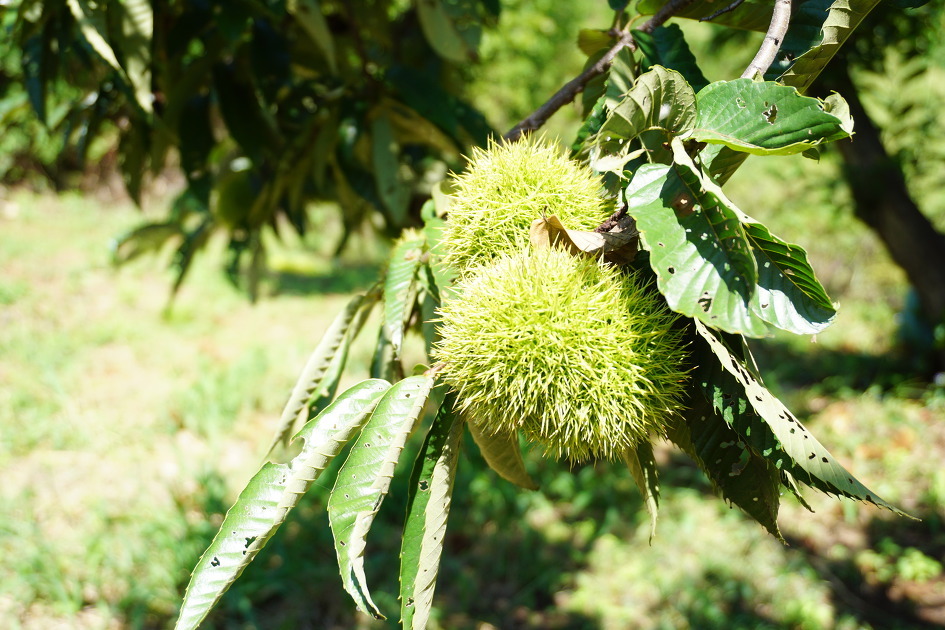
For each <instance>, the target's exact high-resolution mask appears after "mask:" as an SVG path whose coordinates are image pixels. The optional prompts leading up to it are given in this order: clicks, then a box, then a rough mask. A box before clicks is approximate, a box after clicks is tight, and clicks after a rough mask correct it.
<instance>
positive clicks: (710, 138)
mask: <svg viewBox="0 0 945 630" xmlns="http://www.w3.org/2000/svg"><path fill="white" fill-rule="evenodd" d="M837 98H839V97H837ZM696 100H697V102H698V106H699V114H698V118H697V120H696V126H695V129H693V131H692V134H691V135H692V137H693V138H695V139H696V140H699V141H701V142H710V143H713V144H724V145H725V146H727V147H729V148H731V149H734V150H736V151H744V152H746V153H751V154H754V155H793V154H795V153H802V152H803V151H806V150H808V149H810V148H812V147H814V146H817V145H818V144H821V143H823V142H830V141H832V140H839V139H841V138H847V137H849V135H850V134H849V132H848V131H847V127H848V124H847V121H845V120H841V119H840V118H838V117H837V116H835V115H834V114H832V113H828V112H827V111H826V110H825V105H824V103H823V102H822V101H820V100H819V99H816V98H811V97H808V96H801V95H800V94H798V93H797V90H795V89H794V88H790V87H785V86H783V85H778V84H776V83H772V82H760V81H752V80H751V79H735V80H734V81H717V82H715V83H712V84H711V85H709V86H708V87H706V88H704V89H703V90H701V91H700V92H699V93H698V94H697V95H696ZM842 107H843V106H842V105H841V104H840V103H838V102H835V103H833V104H832V105H831V108H832V109H836V110H838V111H839V110H841V109H842ZM847 118H849V110H848V109H847Z"/></svg>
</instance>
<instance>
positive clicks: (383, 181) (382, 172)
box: [371, 115, 410, 225]
mask: <svg viewBox="0 0 945 630" xmlns="http://www.w3.org/2000/svg"><path fill="white" fill-rule="evenodd" d="M371 158H372V162H373V166H374V180H375V182H376V185H377V193H378V194H379V195H380V197H381V200H382V201H383V202H384V205H385V206H386V207H387V209H388V210H389V211H390V218H391V221H392V222H393V224H394V225H404V223H405V222H406V220H407V205H408V204H409V203H410V186H408V185H407V183H406V182H404V181H403V178H402V177H401V175H400V147H398V146H397V142H396V141H395V140H394V132H393V129H392V128H391V124H390V120H389V119H388V118H387V116H383V115H381V116H375V118H374V120H372V121H371Z"/></svg>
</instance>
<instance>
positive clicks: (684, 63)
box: [633, 24, 709, 92]
mask: <svg viewBox="0 0 945 630" xmlns="http://www.w3.org/2000/svg"><path fill="white" fill-rule="evenodd" d="M633 41H635V42H636V44H637V50H639V51H640V53H641V54H642V55H643V58H642V59H641V60H640V64H641V67H642V70H643V72H646V71H648V70H649V69H650V68H652V67H654V66H664V67H666V68H669V69H671V70H675V71H676V72H678V73H680V74H681V75H682V76H683V78H685V79H686V81H687V82H688V83H689V85H691V86H692V89H693V90H695V91H696V92H698V91H699V90H701V89H702V88H704V87H705V86H707V85H708V84H709V80H708V79H706V78H705V75H704V74H702V70H701V69H700V68H699V64H698V63H697V62H696V57H695V55H693V54H692V51H691V50H689V45H688V44H687V43H686V38H685V36H684V35H683V31H682V29H681V28H679V25H678V24H667V25H664V26H660V27H658V28H656V29H654V30H653V31H652V32H650V33H647V32H645V31H633Z"/></svg>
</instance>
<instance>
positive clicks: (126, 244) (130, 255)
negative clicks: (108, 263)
mask: <svg viewBox="0 0 945 630" xmlns="http://www.w3.org/2000/svg"><path fill="white" fill-rule="evenodd" d="M183 234H184V233H183V231H182V230H181V229H180V226H179V225H177V224H176V223H172V222H166V223H146V224H144V225H142V226H139V227H136V228H135V229H133V230H131V231H130V232H128V233H127V234H125V235H123V236H120V237H118V238H117V239H115V242H114V243H113V244H112V260H113V261H114V262H115V264H118V265H120V264H123V263H126V262H128V261H130V260H134V259H135V258H137V257H138V256H141V255H142V254H149V253H154V252H157V251H159V250H160V249H161V248H162V247H163V246H164V245H165V244H166V243H167V242H168V241H169V240H171V239H173V238H175V237H181V236H183Z"/></svg>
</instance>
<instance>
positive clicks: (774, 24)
mask: <svg viewBox="0 0 945 630" xmlns="http://www.w3.org/2000/svg"><path fill="white" fill-rule="evenodd" d="M790 24H791V0H774V11H773V12H772V13H771V23H770V24H769V25H768V32H767V33H765V38H764V41H762V42H761V47H760V48H759V49H758V52H757V53H756V54H755V58H754V59H752V60H751V63H750V64H749V65H748V67H747V68H745V71H744V72H742V78H743V79H752V78H754V77H755V75H756V74H759V73H760V74H762V75H764V73H765V72H767V71H768V68H770V67H771V64H772V63H774V58H775V57H776V56H777V54H778V51H779V50H780V49H781V43H782V42H783V41H784V35H785V34H786V33H787V30H788V26H789V25H790Z"/></svg>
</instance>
